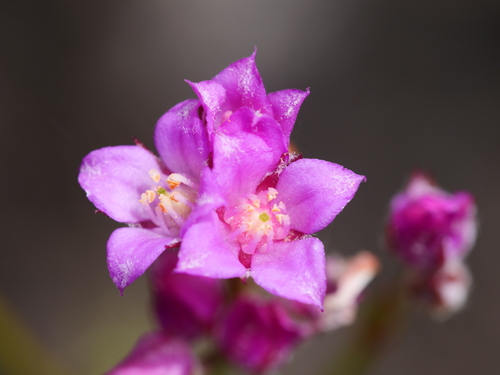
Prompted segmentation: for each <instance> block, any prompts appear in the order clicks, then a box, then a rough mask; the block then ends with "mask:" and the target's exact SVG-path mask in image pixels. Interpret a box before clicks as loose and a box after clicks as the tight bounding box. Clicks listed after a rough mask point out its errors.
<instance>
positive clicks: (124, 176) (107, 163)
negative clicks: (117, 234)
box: [78, 146, 160, 223]
mask: <svg viewBox="0 0 500 375" xmlns="http://www.w3.org/2000/svg"><path fill="white" fill-rule="evenodd" d="M151 169H156V170H159V169H160V167H159V165H158V161H157V159H156V156H155V155H153V154H152V153H151V152H149V151H148V150H146V149H144V148H142V147H139V146H115V147H105V148H101V149H99V150H95V151H92V152H91V153H90V154H88V155H87V156H86V157H85V158H84V159H83V162H82V165H81V167H80V174H79V176H78V182H79V183H80V185H81V187H82V188H83V189H84V190H85V192H86V193H87V198H88V199H89V200H90V201H91V202H92V203H94V205H95V206H96V207H97V208H98V209H99V210H101V211H102V212H104V213H105V214H106V215H108V216H109V217H111V218H112V219H114V220H116V221H119V222H122V223H138V222H140V221H144V220H148V219H149V217H148V216H147V214H146V212H145V211H144V208H143V205H142V204H141V203H140V202H139V200H140V199H141V194H142V193H144V191H145V190H147V189H150V188H151V184H152V181H151V177H150V176H149V173H148V172H149V171H150V170H151Z"/></svg>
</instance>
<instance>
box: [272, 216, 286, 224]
mask: <svg viewBox="0 0 500 375" xmlns="http://www.w3.org/2000/svg"><path fill="white" fill-rule="evenodd" d="M274 216H276V219H278V221H279V223H280V224H283V218H284V217H285V216H286V215H283V214H276V215H274Z"/></svg>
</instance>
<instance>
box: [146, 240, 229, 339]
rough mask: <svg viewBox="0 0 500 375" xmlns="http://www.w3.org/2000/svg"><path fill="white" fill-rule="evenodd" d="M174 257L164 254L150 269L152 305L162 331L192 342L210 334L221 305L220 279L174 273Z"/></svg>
mask: <svg viewBox="0 0 500 375" xmlns="http://www.w3.org/2000/svg"><path fill="white" fill-rule="evenodd" d="M176 263H177V253H176V252H174V251H172V250H167V251H165V252H164V253H163V254H162V255H161V256H160V257H159V258H158V259H157V261H156V262H155V263H154V264H153V267H152V268H151V273H150V276H151V289H152V293H153V305H154V308H155V311H156V315H157V318H158V320H159V323H160V325H161V327H162V328H163V331H164V332H166V333H167V334H169V335H172V336H177V337H183V338H186V339H193V338H195V337H197V336H199V335H200V334H202V333H204V332H207V331H209V330H210V329H211V328H212V324H213V322H214V320H215V316H216V315H217V314H218V312H219V310H220V308H221V307H222V303H223V292H222V285H221V281H220V280H219V279H211V278H208V277H201V276H192V275H187V274H181V273H173V272H172V271H173V269H174V268H175V265H176Z"/></svg>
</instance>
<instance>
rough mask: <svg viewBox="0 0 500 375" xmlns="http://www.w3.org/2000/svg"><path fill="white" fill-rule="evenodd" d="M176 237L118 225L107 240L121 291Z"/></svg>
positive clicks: (112, 272)
mask: <svg viewBox="0 0 500 375" xmlns="http://www.w3.org/2000/svg"><path fill="white" fill-rule="evenodd" d="M176 241H177V240H176V239H174V238H169V237H163V236H161V235H159V234H157V233H155V232H153V231H152V230H149V229H143V228H118V229H116V230H115V231H114V232H113V233H112V234H111V236H110V237H109V240H108V244H107V249H108V256H107V258H108V270H109V275H110V276H111V279H112V280H113V282H114V283H115V285H116V286H117V287H118V289H119V290H120V293H123V290H124V289H125V288H126V287H127V286H129V285H130V284H131V283H132V282H133V281H134V280H135V279H137V278H138V277H139V276H141V275H142V274H143V273H144V272H145V271H146V270H147V269H148V267H149V266H150V265H151V264H152V263H153V262H154V261H155V260H156V258H158V257H159V256H160V254H161V253H163V251H164V250H165V248H166V246H168V245H171V244H173V243H175V242H176Z"/></svg>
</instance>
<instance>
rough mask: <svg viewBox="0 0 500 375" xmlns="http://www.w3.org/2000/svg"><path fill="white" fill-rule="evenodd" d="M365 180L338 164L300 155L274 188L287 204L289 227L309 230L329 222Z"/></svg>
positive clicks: (308, 231)
mask: <svg viewBox="0 0 500 375" xmlns="http://www.w3.org/2000/svg"><path fill="white" fill-rule="evenodd" d="M364 180H365V177H364V176H360V175H357V174H356V173H354V172H352V171H351V170H349V169H346V168H344V167H342V166H341V165H338V164H334V163H330V162H327V161H324V160H317V159H301V160H297V161H296V162H294V163H292V164H290V165H289V166H288V167H287V168H286V169H285V170H284V171H283V172H282V173H281V175H280V179H279V181H278V184H277V187H276V189H278V191H279V192H280V199H281V200H282V201H283V202H284V203H285V205H286V208H287V214H288V215H289V216H290V227H291V228H292V229H295V230H298V231H300V232H303V233H308V234H311V233H315V232H317V231H319V230H321V229H323V228H325V227H326V226H327V225H328V224H330V222H331V221H332V220H333V219H334V218H335V216H337V215H338V214H339V213H340V211H342V209H343V208H344V207H345V205H346V204H347V203H349V201H350V200H351V199H352V198H353V197H354V194H355V193H356V190H358V186H359V184H360V183H361V182H362V181H364Z"/></svg>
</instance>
